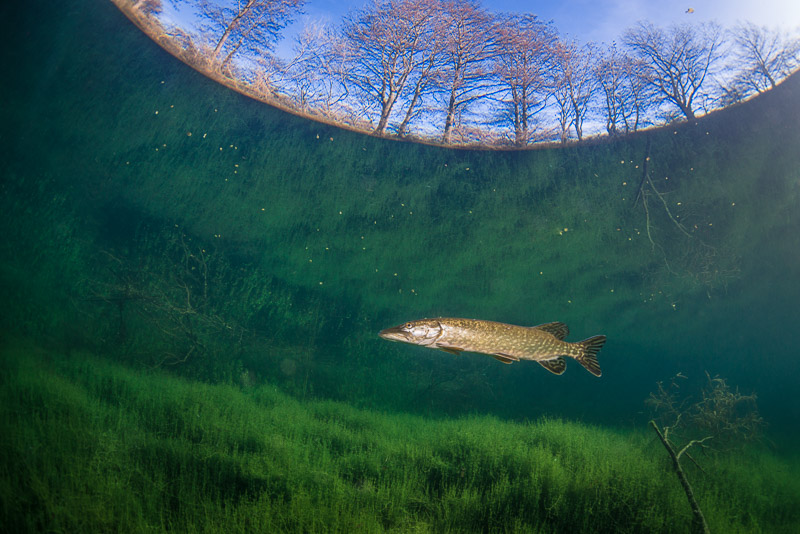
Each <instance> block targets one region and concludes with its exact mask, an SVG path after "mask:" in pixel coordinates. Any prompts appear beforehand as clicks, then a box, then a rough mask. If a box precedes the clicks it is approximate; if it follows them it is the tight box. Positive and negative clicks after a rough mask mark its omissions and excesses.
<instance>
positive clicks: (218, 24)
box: [198, 0, 305, 69]
mask: <svg viewBox="0 0 800 534" xmlns="http://www.w3.org/2000/svg"><path fill="white" fill-rule="evenodd" d="M304 3H305V0H200V2H199V6H198V7H199V12H198V15H199V16H200V17H201V18H202V19H203V20H204V21H205V23H204V25H203V26H202V31H203V32H204V33H207V34H208V35H209V39H210V40H211V42H212V43H213V47H214V48H213V52H212V53H211V56H212V62H213V63H214V64H216V65H218V68H219V69H224V68H227V67H228V66H229V63H230V61H231V58H233V56H234V55H235V54H236V53H237V52H239V51H240V50H242V49H244V50H247V51H250V52H252V53H254V54H256V55H262V54H264V53H265V52H267V51H269V50H272V49H273V47H274V45H275V43H276V42H277V41H278V39H279V38H280V31H281V30H282V29H283V28H285V27H286V26H287V25H288V24H290V23H291V22H292V16H293V15H294V14H296V13H298V12H299V11H300V9H301V8H302V6H303V4H304ZM223 54H224V57H223Z"/></svg>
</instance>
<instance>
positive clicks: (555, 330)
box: [531, 322, 569, 341]
mask: <svg viewBox="0 0 800 534" xmlns="http://www.w3.org/2000/svg"><path fill="white" fill-rule="evenodd" d="M531 328H538V329H539V330H544V331H545V332H547V333H548V334H552V335H554V336H556V337H557V338H558V339H560V340H561V341H564V340H565V339H566V338H567V336H568V335H569V327H568V326H567V325H565V324H564V323H559V322H555V323H545V324H540V325H538V326H532V327H531Z"/></svg>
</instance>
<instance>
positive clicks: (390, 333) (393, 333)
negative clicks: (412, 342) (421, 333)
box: [378, 326, 409, 343]
mask: <svg viewBox="0 0 800 534" xmlns="http://www.w3.org/2000/svg"><path fill="white" fill-rule="evenodd" d="M378 336H380V337H382V338H383V339H386V340H388V341H401V342H405V343H407V342H408V340H409V336H408V333H407V332H404V331H403V330H402V329H401V328H400V327H399V326H394V327H392V328H386V329H384V330H381V331H380V332H378Z"/></svg>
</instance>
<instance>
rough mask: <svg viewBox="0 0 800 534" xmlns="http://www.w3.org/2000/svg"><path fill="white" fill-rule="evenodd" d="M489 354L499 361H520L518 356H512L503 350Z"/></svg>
mask: <svg viewBox="0 0 800 534" xmlns="http://www.w3.org/2000/svg"><path fill="white" fill-rule="evenodd" d="M489 356H491V357H492V358H494V359H495V360H497V361H498V362H503V363H513V362H518V361H519V358H517V357H516V356H512V355H510V354H504V353H502V352H498V353H496V354H490V355H489Z"/></svg>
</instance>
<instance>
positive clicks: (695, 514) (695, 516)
mask: <svg viewBox="0 0 800 534" xmlns="http://www.w3.org/2000/svg"><path fill="white" fill-rule="evenodd" d="M650 426H652V427H653V430H655V431H656V434H658V439H660V440H661V443H663V444H664V448H666V449H667V453H669V457H670V458H671V459H672V468H673V469H674V470H675V474H676V475H677V476H678V480H679V481H680V483H681V486H683V491H684V493H686V498H687V499H688V500H689V506H690V507H691V508H692V534H710V531H709V530H708V525H707V524H706V518H705V517H703V512H702V511H701V510H700V505H699V504H697V500H696V499H695V498H694V492H693V491H692V486H691V485H690V484H689V480H688V479H687V478H686V475H685V474H684V472H683V469H682V468H681V463H680V461H679V458H678V454H677V453H676V452H675V449H673V448H672V445H671V444H670V443H669V441H667V438H665V437H664V434H662V433H661V430H659V428H658V425H656V422H655V421H650ZM684 450H685V449H684Z"/></svg>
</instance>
